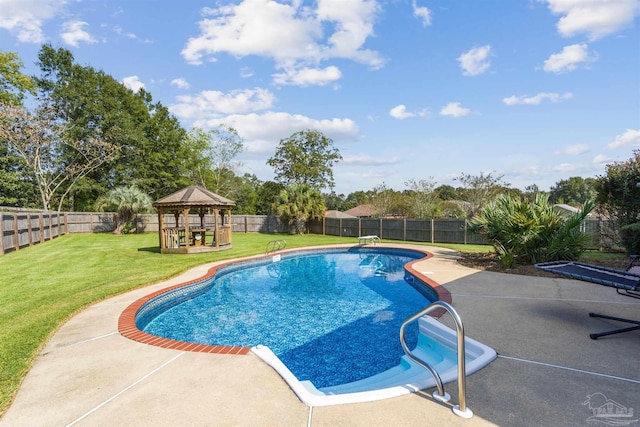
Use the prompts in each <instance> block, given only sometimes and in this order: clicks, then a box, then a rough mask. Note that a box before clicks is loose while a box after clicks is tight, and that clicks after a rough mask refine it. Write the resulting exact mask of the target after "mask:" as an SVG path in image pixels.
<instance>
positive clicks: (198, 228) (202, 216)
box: [153, 185, 236, 254]
mask: <svg viewBox="0 0 640 427" xmlns="http://www.w3.org/2000/svg"><path fill="white" fill-rule="evenodd" d="M235 204H236V203H235V202H234V201H233V200H229V199H227V198H225V197H222V196H219V195H217V194H215V193H212V192H211V191H209V190H207V189H206V188H203V187H199V186H197V185H192V186H191V187H187V188H184V189H182V190H180V191H177V192H175V193H173V194H170V195H168V196H166V197H163V198H162V199H159V200H156V201H155V202H154V203H153V206H154V207H155V208H156V210H157V211H158V234H159V237H160V252H161V253H163V254H192V253H201V252H215V251H221V250H225V249H231V207H232V206H235ZM170 215H173V218H171V217H170ZM167 216H169V218H167Z"/></svg>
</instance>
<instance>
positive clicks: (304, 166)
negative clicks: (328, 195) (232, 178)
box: [267, 129, 342, 190]
mask: <svg viewBox="0 0 640 427" xmlns="http://www.w3.org/2000/svg"><path fill="white" fill-rule="evenodd" d="M339 160H342V156H341V155H340V151H339V150H338V149H337V148H335V147H334V146H333V140H332V139H331V138H328V137H326V136H325V135H324V134H323V133H322V132H319V131H317V130H310V129H307V130H303V131H299V132H296V133H294V134H293V135H291V136H290V137H289V138H285V139H282V140H280V143H279V145H278V148H277V149H276V153H275V155H274V156H273V157H271V158H270V159H269V160H267V164H268V165H269V166H271V167H272V168H273V169H274V171H275V176H276V178H275V179H276V181H277V182H280V183H282V184H284V185H285V186H287V185H292V184H308V185H310V186H312V187H315V188H318V189H320V190H321V189H324V188H333V186H334V184H335V183H334V180H333V165H334V163H336V162H338V161H339Z"/></svg>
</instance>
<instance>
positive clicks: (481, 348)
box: [252, 316, 497, 406]
mask: <svg viewBox="0 0 640 427" xmlns="http://www.w3.org/2000/svg"><path fill="white" fill-rule="evenodd" d="M418 324H419V336H418V344H417V346H416V349H415V350H414V353H418V354H419V355H420V356H421V357H423V358H424V359H425V360H426V361H427V362H428V363H429V364H431V365H432V366H434V367H435V369H436V370H437V371H438V373H439V375H440V377H441V378H442V381H443V382H445V383H446V382H451V381H454V380H456V379H457V377H458V372H457V356H456V352H455V348H456V346H457V338H456V333H455V331H453V330H452V329H450V328H448V327H447V326H445V325H443V324H442V323H440V322H438V321H437V320H435V319H433V318H431V317H428V316H427V317H422V318H420V319H419V320H418ZM465 349H466V351H465V353H466V357H465V365H466V373H467V375H470V374H472V373H474V372H476V371H477V370H479V369H481V368H483V367H484V366H486V365H487V364H489V363H490V362H492V361H493V360H494V359H495V358H496V356H497V355H496V352H495V350H493V349H492V348H490V347H488V346H486V345H484V344H482V343H479V342H478V341H475V340H473V339H471V338H466V339H465ZM252 351H253V353H255V354H256V355H257V356H258V357H260V358H261V359H262V360H264V361H265V362H266V363H267V364H269V365H271V366H272V367H273V368H274V369H275V370H276V371H277V372H278V373H279V374H280V376H282V378H283V379H284V380H285V381H286V382H287V384H289V386H290V387H291V389H292V390H293V391H294V393H296V395H297V396H298V398H299V399H300V400H301V401H302V402H304V403H306V404H307V405H309V406H328V405H338V404H344V403H359V402H369V401H374V400H380V399H386V398H390V397H396V396H401V395H403V394H408V393H412V392H415V391H418V390H423V389H426V388H430V387H434V386H435V381H434V379H433V377H432V376H431V374H430V373H429V372H427V371H426V370H425V369H424V368H422V367H420V366H418V365H417V364H416V363H414V362H412V361H410V360H409V359H407V358H406V357H404V356H403V357H402V358H401V359H400V364H398V365H397V366H395V367H393V368H391V369H388V370H386V371H384V372H381V373H380V374H377V375H374V376H371V377H369V378H365V379H362V380H359V381H354V382H351V383H348V384H341V385H337V386H332V387H323V388H322V389H317V388H316V387H315V386H314V385H313V384H312V383H311V382H310V381H299V380H298V379H297V378H296V377H295V376H294V375H293V374H292V373H291V371H289V369H288V368H287V367H286V366H285V365H284V364H283V363H282V361H281V360H280V359H279V358H278V357H277V356H276V355H275V354H273V352H272V351H271V350H270V349H269V348H268V347H265V346H257V347H253V348H252Z"/></svg>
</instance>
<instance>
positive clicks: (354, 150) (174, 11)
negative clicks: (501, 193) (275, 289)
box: [0, 0, 640, 195]
mask: <svg viewBox="0 0 640 427" xmlns="http://www.w3.org/2000/svg"><path fill="white" fill-rule="evenodd" d="M639 16H640V1H638V0H502V1H498V0H487V1H475V0H464V1H463V0H458V1H455V0H389V1H383V0H378V1H375V0H318V1H302V0H290V1H285V0H278V1H274V0H236V1H203V0H183V1H168V0H158V1H151V0H122V1H120V0H109V1H107V0H102V1H94V0H83V1H80V0H66V1H63V0H57V1H54V0H0V50H2V51H14V52H17V53H18V54H19V55H20V57H21V59H22V60H23V62H24V63H25V72H26V73H28V74H36V73H37V72H38V68H37V66H36V65H35V63H36V62H37V54H38V51H39V49H40V46H41V45H42V43H45V42H48V43H51V44H52V45H53V46H54V47H64V48H66V49H69V50H70V51H71V52H72V53H73V55H74V57H75V59H76V62H77V63H79V64H81V65H90V66H92V67H94V68H97V69H102V70H104V71H105V72H107V73H109V74H110V75H112V76H113V77H115V78H116V79H118V80H120V81H121V82H123V84H125V85H127V86H128V87H130V88H132V89H133V90H137V89H138V88H139V87H140V86H144V88H145V89H146V90H147V91H149V92H150V93H151V94H152V95H153V98H154V100H156V101H160V102H162V103H163V104H164V105H166V106H167V107H169V108H170V110H171V111H172V112H173V114H175V115H176V117H178V118H179V120H180V122H181V123H182V124H183V126H184V127H185V128H187V129H189V128H191V127H192V126H200V127H203V128H211V127H215V126H217V125H219V124H223V123H224V124H226V125H230V126H233V127H235V128H236V129H237V130H238V133H239V134H240V136H241V137H242V138H243V139H244V145H245V152H244V153H243V154H242V156H241V158H240V159H239V160H241V162H242V166H241V167H240V168H239V170H238V171H237V172H238V173H244V172H249V173H253V174H255V175H256V176H258V178H260V179H262V180H268V179H272V178H273V170H272V169H271V168H270V167H269V166H267V165H266V160H267V159H268V158H269V157H271V156H273V155H274V153H275V150H276V147H277V144H278V142H279V141H280V140H281V139H283V138H287V137H289V136H290V135H292V134H293V133H294V132H297V131H299V130H303V129H308V128H311V129H317V130H319V131H322V132H323V133H324V134H326V135H327V136H329V137H331V138H332V139H333V140H334V144H335V146H336V147H337V148H338V149H339V150H340V152H341V154H342V156H343V160H342V161H341V162H340V163H339V164H337V165H335V167H334V176H335V181H336V186H335V190H336V192H338V193H343V194H345V195H346V194H348V193H350V192H352V191H357V190H369V189H372V188H374V187H375V186H378V185H381V184H384V185H386V186H387V187H390V188H393V189H396V190H404V189H406V188H407V186H406V185H405V183H406V182H407V181H409V180H416V181H418V180H430V181H433V182H435V183H436V185H441V184H449V185H454V186H458V185H460V184H459V183H458V182H457V181H456V180H455V178H456V177H459V176H460V175H461V174H463V173H464V174H471V175H479V174H480V173H485V174H486V173H492V174H494V175H504V178H503V180H504V181H505V182H507V183H510V184H511V185H512V186H513V187H516V188H521V189H524V187H525V186H528V185H531V184H537V185H538V186H539V188H540V189H542V190H548V189H549V188H550V187H551V186H552V185H554V184H555V183H557V182H558V181H559V180H561V179H568V178H569V177H572V176H582V177H585V178H586V177H595V176H597V175H602V174H604V173H605V165H606V164H607V163H611V162H614V161H624V160H627V159H629V158H630V157H631V154H632V151H633V150H634V149H639V148H640V28H639V27H640V25H639Z"/></svg>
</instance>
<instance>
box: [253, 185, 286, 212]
mask: <svg viewBox="0 0 640 427" xmlns="http://www.w3.org/2000/svg"><path fill="white" fill-rule="evenodd" d="M284 189H285V186H284V185H282V184H281V183H279V182H275V181H266V182H264V183H262V185H260V186H259V188H258V189H257V193H258V194H257V196H258V200H257V203H256V215H277V212H276V206H277V201H278V196H279V195H280V192H282V190H284Z"/></svg>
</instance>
